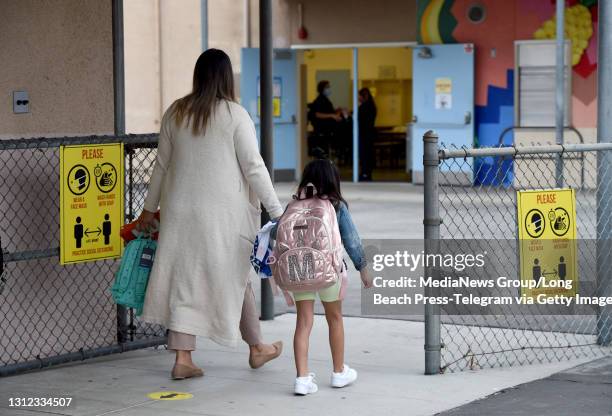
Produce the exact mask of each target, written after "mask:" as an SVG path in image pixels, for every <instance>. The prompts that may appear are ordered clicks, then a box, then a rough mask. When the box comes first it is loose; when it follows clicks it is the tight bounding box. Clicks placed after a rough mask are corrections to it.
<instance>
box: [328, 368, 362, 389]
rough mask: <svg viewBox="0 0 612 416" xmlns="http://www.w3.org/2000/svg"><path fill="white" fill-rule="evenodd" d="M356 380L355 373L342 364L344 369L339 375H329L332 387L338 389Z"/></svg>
mask: <svg viewBox="0 0 612 416" xmlns="http://www.w3.org/2000/svg"><path fill="white" fill-rule="evenodd" d="M355 380H357V371H355V370H354V369H352V368H351V367H349V366H348V365H346V364H344V368H343V370H342V372H341V373H333V372H332V375H331V385H332V387H336V388H340V387H345V386H348V385H349V384H351V383H352V382H354V381H355Z"/></svg>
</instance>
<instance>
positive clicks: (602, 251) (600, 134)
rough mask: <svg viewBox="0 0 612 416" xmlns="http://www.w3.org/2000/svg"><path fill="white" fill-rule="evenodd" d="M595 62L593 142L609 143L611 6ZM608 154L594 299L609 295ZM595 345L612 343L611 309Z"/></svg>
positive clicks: (600, 190)
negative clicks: (594, 136) (595, 87)
mask: <svg viewBox="0 0 612 416" xmlns="http://www.w3.org/2000/svg"><path fill="white" fill-rule="evenodd" d="M598 7H599V19H598V20H599V22H598V27H599V41H598V42H599V45H598V49H599V50H598V52H599V63H598V67H597V72H598V74H597V81H598V82H597V101H598V102H597V141H598V142H610V141H612V82H611V81H610V76H612V53H611V52H610V49H609V48H612V28H610V26H609V25H610V24H611V23H612V4H610V2H606V1H602V2H599V6H598ZM610 183H612V155H611V154H610V152H600V154H599V155H598V158H597V286H598V293H597V296H610V295H612V278H611V277H610V267H611V260H610V249H611V248H612V244H611V243H612V229H611V227H612V226H611V225H610V214H611V213H612V186H611V185H610ZM597 342H598V343H599V344H601V345H609V344H611V343H612V307H610V306H603V307H600V309H599V315H598V316H597Z"/></svg>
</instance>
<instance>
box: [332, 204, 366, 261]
mask: <svg viewBox="0 0 612 416" xmlns="http://www.w3.org/2000/svg"><path fill="white" fill-rule="evenodd" d="M336 218H337V219H338V227H339V228H340V237H341V238H342V245H343V246H344V249H345V250H346V252H347V254H348V255H349V257H350V258H351V261H352V262H353V265H355V268H356V269H357V270H361V269H363V268H364V267H365V266H366V265H367V260H366V257H365V253H364V251H363V246H362V245H361V239H360V238H359V233H358V232H357V228H356V227H355V224H354V223H353V218H352V217H351V214H350V212H349V210H348V207H347V206H346V204H345V203H344V202H340V205H338V208H337V209H336Z"/></svg>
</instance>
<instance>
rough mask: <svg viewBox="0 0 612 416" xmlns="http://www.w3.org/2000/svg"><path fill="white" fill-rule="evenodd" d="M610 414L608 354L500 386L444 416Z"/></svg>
mask: <svg viewBox="0 0 612 416" xmlns="http://www.w3.org/2000/svg"><path fill="white" fill-rule="evenodd" d="M579 414H585V415H589V416H610V415H612V357H607V358H601V359H599V360H595V361H592V362H590V363H587V364H583V365H580V366H577V367H574V368H570V369H568V370H565V371H562V372H560V373H557V374H553V375H552V376H550V377H546V378H544V379H542V380H537V381H533V382H530V383H526V384H521V385H519V386H516V387H513V388H510V389H504V390H501V391H499V392H497V393H494V394H493V395H491V396H489V397H486V398H484V399H481V400H478V401H475V402H472V403H469V404H467V405H464V406H461V407H458V408H456V409H453V410H450V411H448V412H443V413H440V415H444V416H468V415H506V416H532V415H538V416H575V415H579Z"/></svg>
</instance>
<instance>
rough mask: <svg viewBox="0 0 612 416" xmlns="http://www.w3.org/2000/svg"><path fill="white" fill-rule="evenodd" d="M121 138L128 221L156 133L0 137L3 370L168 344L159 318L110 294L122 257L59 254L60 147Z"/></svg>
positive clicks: (136, 208) (141, 191)
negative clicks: (75, 259) (79, 259)
mask: <svg viewBox="0 0 612 416" xmlns="http://www.w3.org/2000/svg"><path fill="white" fill-rule="evenodd" d="M117 142H123V143H124V145H125V146H124V147H125V187H124V189H125V211H126V212H125V219H126V221H128V222H129V221H132V220H133V219H135V218H136V217H137V216H138V215H139V214H140V212H141V210H142V207H143V202H144V196H145V191H146V186H147V183H148V181H149V176H150V174H151V171H152V168H153V164H154V161H155V157H156V147H157V135H128V136H121V137H116V136H108V137H106V136H91V137H72V138H52V139H46V138H40V139H19V140H0V213H1V214H2V215H1V217H0V244H1V248H2V252H3V256H2V257H3V262H4V273H3V274H2V277H1V279H0V334H2V336H1V337H0V376H3V375H9V374H14V373H17V372H20V371H26V370H30V369H35V368H43V367H47V366H50V365H54V364H59V363H62V362H68V361H74V360H82V359H86V358H91V357H95V356H98V355H104V354H110V353H115V352H122V351H127V350H131V349H137V348H145V347H151V346H158V345H163V344H165V342H166V338H165V337H166V331H165V329H164V328H162V327H160V326H157V325H150V324H146V323H144V322H142V321H140V320H139V319H137V317H136V316H135V315H134V311H133V310H131V309H127V310H126V309H125V308H122V307H117V306H116V305H115V304H114V303H113V300H112V297H111V294H110V290H109V289H110V287H111V285H112V282H113V279H114V273H115V271H116V270H117V267H118V263H119V262H118V260H101V261H94V262H87V263H80V264H73V265H67V266H61V265H60V264H59V236H60V230H59V227H60V225H59V222H60V220H59V211H60V200H59V195H60V178H59V165H60V160H59V154H60V151H59V148H60V146H62V145H83V144H102V143H117Z"/></svg>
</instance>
